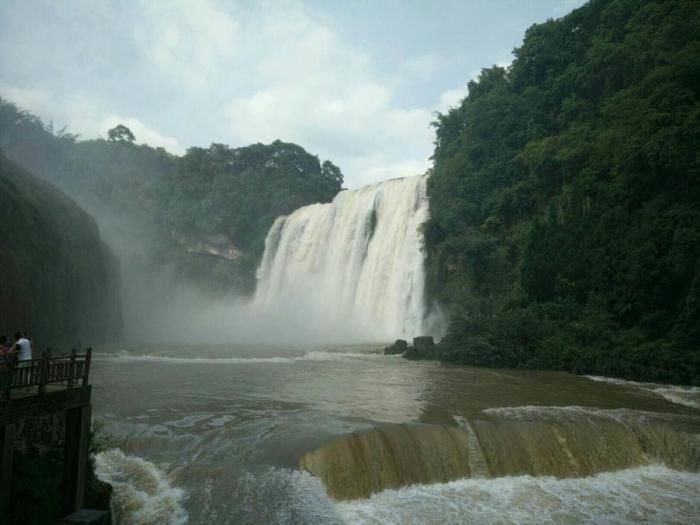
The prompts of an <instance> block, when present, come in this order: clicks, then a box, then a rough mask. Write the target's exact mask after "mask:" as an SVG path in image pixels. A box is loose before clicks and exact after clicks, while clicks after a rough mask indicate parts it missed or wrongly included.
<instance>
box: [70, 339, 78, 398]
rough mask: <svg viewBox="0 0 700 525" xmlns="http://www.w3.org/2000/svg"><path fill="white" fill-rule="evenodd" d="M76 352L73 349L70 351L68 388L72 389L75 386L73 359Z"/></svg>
mask: <svg viewBox="0 0 700 525" xmlns="http://www.w3.org/2000/svg"><path fill="white" fill-rule="evenodd" d="M77 354H78V351H77V350H76V349H75V348H73V349H72V350H71V351H70V368H69V369H68V388H73V385H74V384H75V358H76V355H77Z"/></svg>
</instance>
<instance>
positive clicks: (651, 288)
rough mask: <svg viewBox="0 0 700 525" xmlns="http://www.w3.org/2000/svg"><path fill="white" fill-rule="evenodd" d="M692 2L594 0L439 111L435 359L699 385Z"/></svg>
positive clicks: (533, 36)
mask: <svg viewBox="0 0 700 525" xmlns="http://www.w3.org/2000/svg"><path fill="white" fill-rule="evenodd" d="M699 38H700V8H699V5H698V3H697V2H694V1H692V0H668V1H666V0H658V1H647V0H644V1H642V0H610V1H608V0H592V1H591V2H589V3H588V4H586V5H585V6H583V7H581V8H580V9H577V10H575V11H573V12H572V13H571V14H569V15H568V16H566V17H564V18H562V19H559V20H550V21H547V22H545V23H543V24H538V25H534V26H532V27H531V28H530V29H528V30H527V32H526V34H525V38H524V41H523V44H522V46H521V47H520V48H518V49H516V50H515V52H514V54H515V58H514V61H513V63H512V65H511V66H510V67H509V68H507V69H504V68H501V67H495V66H494V67H492V68H489V69H484V70H483V71H482V72H481V75H480V76H479V78H478V79H477V80H475V81H472V82H469V85H468V95H467V97H466V98H465V99H464V100H462V102H461V103H460V105H459V106H458V107H455V108H453V109H451V110H450V111H449V112H448V113H446V114H440V115H438V117H437V122H436V123H435V127H436V143H435V152H434V171H433V174H432V176H431V178H430V179H429V188H428V192H429V199H430V206H431V213H432V217H431V219H430V220H429V222H428V223H427V224H426V225H425V228H424V230H425V241H426V250H427V253H428V258H429V272H430V275H429V278H430V286H431V290H432V292H433V294H434V295H436V296H437V297H438V298H439V299H441V300H442V301H443V302H444V303H445V304H446V305H447V306H448V307H449V308H450V312H451V324H450V329H449V333H448V335H447V337H446V338H445V339H444V341H443V342H442V344H441V345H440V349H441V352H442V355H443V357H444V358H445V359H448V360H453V361H458V362H463V363H469V364H476V365H486V366H506V367H538V368H557V369H567V370H571V371H574V372H579V373H596V374H607V375H616V376H621V377H629V378H637V379H647V380H661V381H673V382H683V383H693V384H700V156H699V152H700V104H699V103H698V95H699V91H700V40H699Z"/></svg>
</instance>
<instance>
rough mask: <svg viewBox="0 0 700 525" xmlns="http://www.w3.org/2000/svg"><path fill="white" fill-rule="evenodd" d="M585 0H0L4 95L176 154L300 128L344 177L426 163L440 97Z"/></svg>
mask: <svg viewBox="0 0 700 525" xmlns="http://www.w3.org/2000/svg"><path fill="white" fill-rule="evenodd" d="M583 3H584V2H583V0H527V1H526V0H522V1H521V0H482V1H477V0H443V1H439V0H434V1H430V0H354V1H351V0H308V1H296V0H289V1H287V0H281V1H263V2H254V1H235V0H112V1H106V0H105V1H98V0H63V1H56V0H0V96H2V97H3V98H5V99H8V100H10V101H11V102H14V103H16V104H17V105H19V106H20V107H23V108H25V109H29V110H30V111H32V112H33V113H35V114H37V115H39V116H40V117H41V118H43V119H44V120H46V121H53V123H54V127H55V128H60V127H62V126H67V129H68V131H69V132H72V133H78V134H80V136H81V137H82V138H93V137H106V134H107V130H108V129H109V128H111V127H114V126H115V125H116V124H118V123H123V124H125V125H127V126H128V127H129V128H131V130H132V131H133V132H134V134H135V135H136V139H137V142H147V143H149V144H151V145H157V146H163V147H165V148H166V149H168V150H169V151H171V152H173V153H183V152H184V151H185V150H186V149H187V148H188V147H190V146H208V145H209V144H210V143H212V142H223V143H226V144H229V145H231V146H244V145H248V144H250V143H253V142H264V143H269V142H271V141H273V140H275V139H278V138H279V139H281V140H284V141H289V142H295V143H297V144H299V145H301V146H303V147H304V148H305V149H306V150H307V151H309V152H311V153H313V154H315V155H318V156H319V157H320V158H321V159H322V160H324V159H329V160H331V161H333V162H334V163H336V164H337V165H339V166H340V167H341V169H342V170H343V172H344V174H345V181H346V186H347V187H350V188H354V187H358V186H360V185H363V184H366V183H369V182H375V181H378V180H384V179H388V178H392V177H399V176H405V175H416V174H419V173H422V172H424V171H425V170H426V169H427V168H428V166H429V161H428V157H429V156H430V154H431V151H432V141H433V131H432V129H431V128H430V122H431V120H433V119H434V116H433V113H434V112H435V111H445V110H446V109H448V108H449V107H450V106H451V105H454V104H455V103H456V102H457V101H459V100H460V99H461V98H462V97H464V95H465V94H466V83H467V81H468V80H469V79H470V78H473V77H474V76H475V75H477V74H478V72H479V70H480V69H481V68H482V67H488V66H490V65H493V64H501V65H505V64H508V63H509V62H510V60H511V51H512V50H513V48H514V47H516V46H518V45H519V44H520V42H521V41H522V36H523V32H524V31H525V29H526V28H527V27H528V26H530V25H532V24H533V23H536V22H542V21H545V20H546V19H547V18H558V17H560V16H563V15H565V14H566V13H568V12H569V11H571V10H572V9H574V8H575V7H578V6H579V5H582V4H583Z"/></svg>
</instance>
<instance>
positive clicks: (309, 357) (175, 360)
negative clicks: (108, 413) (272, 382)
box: [94, 351, 383, 365]
mask: <svg viewBox="0 0 700 525" xmlns="http://www.w3.org/2000/svg"><path fill="white" fill-rule="evenodd" d="M378 357H383V356H382V355H381V354H377V353H369V352H323V351H312V352H307V353H305V354H304V355H302V356H295V357H280V356H272V357H177V356H166V355H158V354H129V353H127V352H118V353H114V354H107V353H103V354H99V355H97V356H95V358H94V360H95V361H109V362H116V363H164V364H195V365H196V364H202V365H207V364H216V365H250V364H285V363H295V362H298V361H343V360H348V359H372V358H374V359H376V358H378Z"/></svg>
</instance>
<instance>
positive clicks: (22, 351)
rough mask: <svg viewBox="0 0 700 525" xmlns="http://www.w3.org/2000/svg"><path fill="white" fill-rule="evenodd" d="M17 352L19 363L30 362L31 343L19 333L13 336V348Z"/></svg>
mask: <svg viewBox="0 0 700 525" xmlns="http://www.w3.org/2000/svg"><path fill="white" fill-rule="evenodd" d="M13 348H14V349H15V350H16V351H17V358H18V359H19V361H20V364H21V363H22V361H31V359H32V343H31V342H30V341H29V339H27V338H26V337H24V336H23V335H22V334H21V333H20V332H17V333H16V334H15V345H14V347H13Z"/></svg>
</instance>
